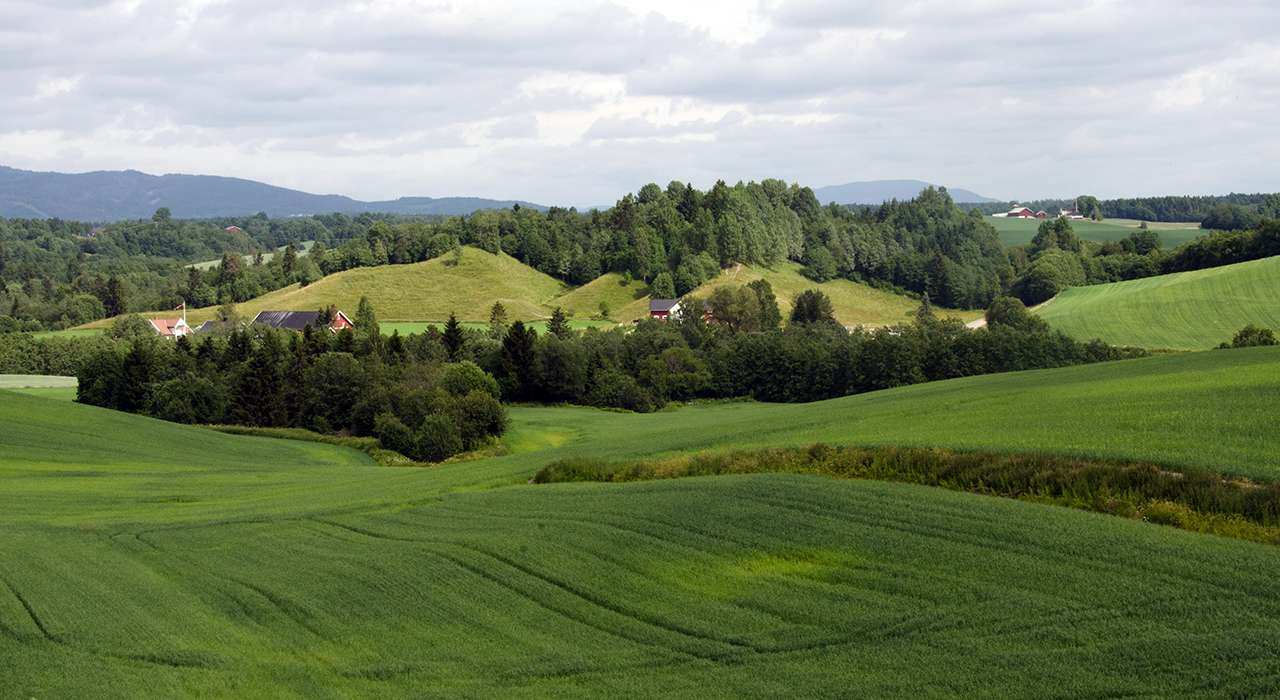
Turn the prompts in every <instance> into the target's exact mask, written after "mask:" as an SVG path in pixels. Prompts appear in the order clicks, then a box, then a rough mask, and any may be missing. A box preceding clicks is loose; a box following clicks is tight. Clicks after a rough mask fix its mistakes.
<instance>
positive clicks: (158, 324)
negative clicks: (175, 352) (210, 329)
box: [148, 318, 195, 338]
mask: <svg viewBox="0 0 1280 700" xmlns="http://www.w3.org/2000/svg"><path fill="white" fill-rule="evenodd" d="M148 320H149V321H150V322H151V330H153V331H155V332H156V335H158V336H160V337H161V338H181V337H182V336H184V335H191V334H192V333H194V332H195V330H194V329H192V328H191V326H188V325H187V319H186V318H152V319H148Z"/></svg>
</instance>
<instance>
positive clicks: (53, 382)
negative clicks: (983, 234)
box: [0, 374, 76, 401]
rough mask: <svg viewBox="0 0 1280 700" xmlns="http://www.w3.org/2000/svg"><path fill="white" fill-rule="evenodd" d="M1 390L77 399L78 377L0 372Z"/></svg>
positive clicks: (53, 397)
mask: <svg viewBox="0 0 1280 700" xmlns="http://www.w3.org/2000/svg"><path fill="white" fill-rule="evenodd" d="M0 390H8V391H16V392H18V393H20V394H29V395H31V396H44V397H46V398H52V399H59V400H62V401H75V399H76V378H75V377H54V376H47V375H40V374H0Z"/></svg>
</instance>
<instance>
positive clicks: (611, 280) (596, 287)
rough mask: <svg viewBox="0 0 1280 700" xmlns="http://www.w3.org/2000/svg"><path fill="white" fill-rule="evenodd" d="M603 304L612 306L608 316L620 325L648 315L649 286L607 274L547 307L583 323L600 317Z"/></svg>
mask: <svg viewBox="0 0 1280 700" xmlns="http://www.w3.org/2000/svg"><path fill="white" fill-rule="evenodd" d="M602 301H603V302H605V303H607V304H608V305H609V316H610V317H611V318H613V319H614V320H615V321H618V322H620V323H628V322H631V321H634V320H636V319H638V318H643V317H645V316H648V315H649V288H648V286H647V285H645V283H644V282H642V281H640V280H631V281H630V282H628V281H627V280H625V279H624V278H623V276H622V275H620V274H618V273H616V272H607V273H605V274H603V275H601V276H599V277H597V278H596V279H594V280H592V281H590V282H588V283H586V284H584V285H582V286H581V287H578V288H577V289H574V290H573V291H571V292H569V293H567V294H565V295H564V296H561V297H558V298H556V299H555V300H553V301H551V302H549V304H548V305H549V306H552V307H555V306H559V307H561V308H563V309H564V311H565V313H567V314H571V315H572V316H573V317H574V318H575V319H579V320H583V319H589V318H591V317H593V316H597V315H599V313H600V302H602Z"/></svg>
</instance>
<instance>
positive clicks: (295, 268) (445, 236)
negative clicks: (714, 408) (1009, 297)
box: [0, 180, 1012, 329]
mask: <svg viewBox="0 0 1280 700" xmlns="http://www.w3.org/2000/svg"><path fill="white" fill-rule="evenodd" d="M303 241H315V242H316V243H315V247H314V248H313V249H312V250H311V252H310V254H309V255H306V256H302V255H300V254H299V250H298V249H297V248H293V247H292V246H294V245H295V244H298V243H301V242H303ZM461 245H476V246H479V247H481V248H484V249H486V250H489V251H491V252H497V251H499V250H501V251H504V252H506V253H509V254H511V255H513V256H514V257H516V258H517V259H519V260H521V261H523V262H524V263H526V264H528V265H530V266H532V267H534V268H537V269H538V270H541V271H543V272H545V273H547V274H549V275H552V276H554V277H557V278H559V279H562V280H565V281H566V282H569V283H572V284H582V283H585V282H589V281H591V280H593V279H595V278H596V277H598V276H599V275H600V274H601V273H604V272H609V271H616V272H626V273H628V274H630V275H631V276H632V277H633V278H637V279H642V280H644V281H645V282H647V283H649V284H650V285H651V287H652V289H653V291H654V294H655V295H657V296H676V295H683V294H685V293H686V292H688V291H690V290H692V289H694V288H695V287H697V286H699V285H700V284H702V283H703V282H704V281H706V280H708V279H710V278H712V277H714V276H715V275H716V274H718V272H719V270H720V269H721V268H722V267H724V266H726V265H729V264H731V263H735V262H744V263H752V264H764V265H771V264H775V263H778V262H780V261H784V260H793V261H796V262H799V263H801V264H803V265H804V266H805V268H804V269H805V273H806V274H807V275H809V276H810V277H811V278H812V279H814V280H815V281H824V280H827V279H832V278H834V277H845V278H848V279H852V280H857V281H865V282H868V283H871V284H875V285H879V286H884V287H889V288H894V289H898V290H902V291H908V292H914V293H918V294H924V293H928V294H929V295H930V296H931V297H932V298H933V299H934V301H935V303H939V304H942V305H945V306H953V307H966V308H975V307H985V306H986V305H987V304H988V303H990V301H991V300H992V299H994V298H995V296H996V295H997V294H999V293H1000V292H1001V290H1002V289H1004V287H1005V286H1006V285H1007V283H1008V282H1009V281H1010V279H1011V278H1012V271H1011V270H1010V268H1009V266H1008V263H1007V262H1006V260H1005V256H1004V252H1003V250H1002V248H1001V245H1000V242H999V240H998V238H997V237H996V233H995V231H994V229H992V228H991V227H990V226H989V225H988V224H987V223H986V222H985V221H983V220H982V218H981V217H980V216H978V215H976V214H966V213H964V212H963V211H961V210H960V209H959V208H958V207H956V206H955V204H954V203H953V202H952V201H951V200H950V198H949V197H948V196H947V195H946V194H945V193H944V192H939V191H937V190H933V189H929V190H926V191H924V192H922V193H921V195H920V196H919V197H918V198H916V199H914V200H911V201H909V202H890V203H887V204H885V205H884V206H881V207H877V208H873V209H868V210H866V211H861V212H856V213H855V212H853V211H851V210H849V209H847V208H844V207H838V206H828V207H822V206H820V205H819V204H818V201H817V199H816V198H815V197H814V195H813V192H812V191H811V190H810V189H809V188H805V187H799V186H797V185H787V184H786V183H783V182H782V181H780V180H765V181H763V182H761V183H746V184H744V183H739V184H737V185H734V186H732V187H731V186H728V185H726V184H725V183H723V182H720V183H716V185H715V186H714V187H712V188H711V189H709V190H707V191H706V192H703V191H700V190H697V189H695V188H693V187H692V186H689V185H686V184H683V183H679V182H672V183H670V184H669V185H668V186H667V187H666V188H665V189H663V188H661V187H659V186H657V185H654V184H650V185H646V186H645V187H643V188H641V190H640V191H639V193H638V194H636V195H630V194H628V195H627V196H625V197H623V198H622V199H621V200H619V201H618V203H617V204H616V205H615V206H614V207H612V208H610V209H608V210H606V211H598V210H593V211H592V212H590V213H580V212H578V211H576V210H573V209H552V210H550V211H547V212H542V211H537V210H534V209H531V208H527V207H526V208H521V207H519V206H516V207H512V208H511V209H509V210H493V211H482V212H477V213H475V214H473V215H471V216H467V217H453V218H448V219H439V218H436V219H430V218H414V217H400V216H377V215H367V214H362V215H360V216H357V217H354V218H352V217H348V216H345V215H341V214H334V215H327V216H313V217H305V218H296V219H283V220H274V219H269V218H267V217H266V216H262V215H259V216H254V217H242V218H227V219H217V220H209V221H177V220H174V219H172V217H170V216H169V214H168V212H167V211H165V210H163V209H162V210H160V211H157V212H156V214H155V216H154V217H152V219H151V220H149V221H135V222H121V223H118V224H112V225H109V226H105V227H97V228H94V227H89V226H87V225H85V224H79V223H74V222H63V221H59V220H0V281H3V283H4V284H3V289H2V290H0V312H2V313H0V315H7V316H10V317H12V318H13V319H16V320H17V321H20V322H22V323H23V324H24V325H23V327H24V328H32V329H35V328H62V327H67V326H73V325H78V324H81V323H84V322H87V321H91V320H94V319H97V318H102V317H104V316H115V315H118V314H120V313H124V312H132V311H141V310H148V309H168V308H173V307H175V306H176V305H178V304H179V303H180V302H181V301H183V300H185V301H186V302H187V303H188V304H189V305H190V306H207V305H212V304H220V303H235V302H241V301H246V300H248V299H251V298H253V297H255V296H258V295H260V294H263V293H265V292H268V291H271V290H273V289H277V288H280V287H282V286H285V285H288V284H293V283H301V284H307V283H309V282H310V281H313V280H314V279H317V278H318V277H319V276H321V275H324V274H330V273H333V272H337V271H341V270H345V269H350V268H353V267H364V266H372V265H384V264H396V263H408V262H416V261H420V260H426V259H429V258H432V257H435V256H438V255H441V254H444V253H446V252H448V251H449V250H451V249H455V248H457V247H459V246H461ZM279 246H290V249H288V250H286V251H284V252H283V253H282V254H281V255H275V256H272V257H271V259H270V260H268V261H263V259H262V258H261V257H257V258H256V259H255V260H253V261H252V262H246V261H244V260H243V259H242V257H241V256H243V255H250V256H253V255H254V254H261V253H262V252H265V251H273V250H275V249H276V248H277V247H279ZM219 258H221V260H222V262H221V264H220V265H217V266H215V267H212V268H210V269H205V270H200V269H195V268H191V267H184V266H183V264H184V263H190V262H194V261H199V260H204V259H219Z"/></svg>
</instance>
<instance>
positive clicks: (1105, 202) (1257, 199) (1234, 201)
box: [960, 193, 1280, 230]
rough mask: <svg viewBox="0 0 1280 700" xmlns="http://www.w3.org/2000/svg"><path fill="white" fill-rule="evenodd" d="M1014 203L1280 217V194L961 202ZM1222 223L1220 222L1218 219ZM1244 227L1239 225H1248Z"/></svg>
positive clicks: (1110, 211) (1144, 217) (1114, 214)
mask: <svg viewBox="0 0 1280 700" xmlns="http://www.w3.org/2000/svg"><path fill="white" fill-rule="evenodd" d="M1012 204H1020V205H1023V206H1027V207H1030V208H1032V209H1035V210H1036V211H1040V210H1043V211H1047V212H1049V213H1050V214H1057V213H1058V211H1059V210H1060V209H1070V208H1072V207H1078V208H1079V210H1080V213H1081V214H1082V215H1083V216H1085V217H1086V218H1087V217H1089V216H1091V215H1092V214H1093V208H1094V205H1095V204H1096V206H1097V210H1098V215H1099V216H1100V217H1102V218H1106V219H1136V220H1138V221H1163V222H1187V221H1200V222H1205V220H1206V219H1207V218H1209V217H1210V215H1212V214H1214V213H1215V212H1217V215H1218V216H1221V215H1222V213H1223V212H1243V213H1244V215H1245V216H1247V217H1252V220H1253V223H1252V225H1256V224H1257V223H1258V221H1260V220H1261V219H1268V218H1272V219H1273V218H1280V194H1265V193H1259V194H1236V193H1232V194H1226V195H1178V196H1160V197H1127V198H1122V199H1097V198H1096V197H1092V196H1089V195H1083V196H1080V197H1076V198H1075V199H1038V200H1034V201H1029V202H989V203H983V204H962V205H960V206H961V207H962V208H964V209H966V210H976V211H980V212H982V213H984V214H987V215H991V214H998V213H1000V212H1003V211H1008V209H1009V207H1010V206H1011V205H1012ZM1219 223H1220V222H1219ZM1249 227H1250V226H1241V227H1240V228H1249ZM1204 228H1214V229H1220V230H1234V229H1232V228H1223V227H1222V226H1220V225H1217V226H1215V225H1210V222H1205V225H1204Z"/></svg>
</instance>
